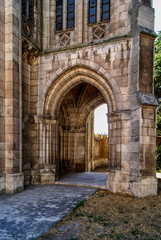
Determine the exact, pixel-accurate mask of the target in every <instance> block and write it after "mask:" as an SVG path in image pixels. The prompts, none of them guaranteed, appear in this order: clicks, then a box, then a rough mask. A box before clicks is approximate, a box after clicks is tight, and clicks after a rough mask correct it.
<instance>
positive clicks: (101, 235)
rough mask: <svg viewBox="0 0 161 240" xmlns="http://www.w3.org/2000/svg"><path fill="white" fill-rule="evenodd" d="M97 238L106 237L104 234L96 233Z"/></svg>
mask: <svg viewBox="0 0 161 240" xmlns="http://www.w3.org/2000/svg"><path fill="white" fill-rule="evenodd" d="M98 237H99V238H103V237H106V234H100V235H98Z"/></svg>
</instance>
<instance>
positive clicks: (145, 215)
mask: <svg viewBox="0 0 161 240" xmlns="http://www.w3.org/2000/svg"><path fill="white" fill-rule="evenodd" d="M40 239H41V240H44V239H48V240H49V239H50V240H74V239H75V240H78V239H80V240H99V239H113V240H114V239H126V240H136V239H138V240H140V239H146V240H161V189H159V193H158V196H157V197H147V198H142V199H137V198H134V197H129V196H123V195H120V194H112V193H110V192H109V191H106V190H98V191H97V192H96V193H95V194H93V195H92V196H91V197H89V198H88V199H87V200H86V201H85V202H83V201H80V202H79V203H77V205H76V207H75V208H74V209H73V211H72V212H71V213H70V214H69V215H67V216H66V217H65V218H64V219H63V220H62V221H60V222H59V223H58V224H57V225H56V226H54V227H52V228H51V229H50V230H49V231H48V232H46V233H45V234H44V235H43V236H42V237H41V238H39V240H40Z"/></svg>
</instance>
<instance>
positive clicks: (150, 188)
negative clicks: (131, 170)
mask: <svg viewBox="0 0 161 240" xmlns="http://www.w3.org/2000/svg"><path fill="white" fill-rule="evenodd" d="M130 189H131V191H132V193H133V194H134V196H136V197H139V198H142V197H148V196H156V195H157V193H158V179H157V178H156V177H143V178H141V179H139V180H138V181H136V182H131V183H130Z"/></svg>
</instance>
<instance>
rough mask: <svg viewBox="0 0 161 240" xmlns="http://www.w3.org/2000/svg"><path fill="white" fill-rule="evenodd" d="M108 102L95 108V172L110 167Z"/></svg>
mask: <svg viewBox="0 0 161 240" xmlns="http://www.w3.org/2000/svg"><path fill="white" fill-rule="evenodd" d="M107 113H108V108H107V104H102V105H101V106H99V107H97V108H96V109H95V110H94V159H93V169H92V170H93V171H94V172H107V167H108V123H107Z"/></svg>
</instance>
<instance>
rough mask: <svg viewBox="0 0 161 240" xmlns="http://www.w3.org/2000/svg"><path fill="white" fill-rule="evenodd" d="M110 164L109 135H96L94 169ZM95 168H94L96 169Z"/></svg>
mask: <svg viewBox="0 0 161 240" xmlns="http://www.w3.org/2000/svg"><path fill="white" fill-rule="evenodd" d="M107 164H108V136H107V135H98V134H97V135H96V136H95V138H94V164H93V165H94V169H96V168H100V167H103V168H107ZM94 169H93V170H94Z"/></svg>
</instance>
